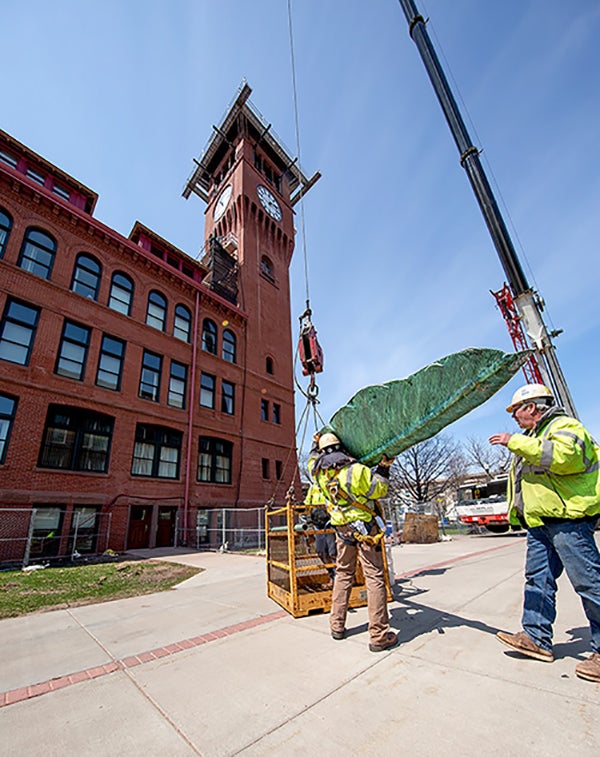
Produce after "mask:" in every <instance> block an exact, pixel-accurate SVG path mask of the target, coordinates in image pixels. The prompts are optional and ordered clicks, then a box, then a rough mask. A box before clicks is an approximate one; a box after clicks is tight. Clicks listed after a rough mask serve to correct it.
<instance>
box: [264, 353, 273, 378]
mask: <svg viewBox="0 0 600 757" xmlns="http://www.w3.org/2000/svg"><path fill="white" fill-rule="evenodd" d="M265 370H266V372H267V373H269V374H271V376H272V375H273V358H272V357H268V358H267V359H266V360H265Z"/></svg>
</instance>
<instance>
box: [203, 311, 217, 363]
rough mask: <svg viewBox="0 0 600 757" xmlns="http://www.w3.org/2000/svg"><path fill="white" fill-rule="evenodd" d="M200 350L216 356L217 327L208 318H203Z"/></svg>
mask: <svg viewBox="0 0 600 757" xmlns="http://www.w3.org/2000/svg"><path fill="white" fill-rule="evenodd" d="M202 349H203V350H205V351H206V352H210V353H211V355H216V354H217V327H216V326H215V322H214V321H211V320H210V318H205V319H204V321H203V322H202Z"/></svg>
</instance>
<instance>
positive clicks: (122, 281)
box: [108, 271, 133, 315]
mask: <svg viewBox="0 0 600 757" xmlns="http://www.w3.org/2000/svg"><path fill="white" fill-rule="evenodd" d="M132 302H133V281H132V280H131V279H130V278H129V276H127V274H125V273H120V272H119V271H116V272H115V273H113V277H112V280H111V282H110V294H109V296H108V307H109V308H110V309H111V310H116V311H117V312H119V313H123V315H131V304H132Z"/></svg>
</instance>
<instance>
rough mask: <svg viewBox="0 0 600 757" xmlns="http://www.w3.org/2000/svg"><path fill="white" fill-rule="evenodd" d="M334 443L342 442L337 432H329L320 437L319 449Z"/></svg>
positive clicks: (331, 445)
mask: <svg viewBox="0 0 600 757" xmlns="http://www.w3.org/2000/svg"><path fill="white" fill-rule="evenodd" d="M334 444H341V442H340V440H339V439H338V438H337V436H336V435H335V434H332V433H331V432H329V431H328V432H327V433H326V434H323V435H322V436H320V437H319V449H321V450H322V449H325V447H333V445H334Z"/></svg>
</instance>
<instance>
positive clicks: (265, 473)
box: [262, 457, 269, 478]
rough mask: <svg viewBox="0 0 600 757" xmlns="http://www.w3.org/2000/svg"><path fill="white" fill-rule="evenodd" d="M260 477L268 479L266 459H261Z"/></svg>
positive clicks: (267, 461) (267, 462)
mask: <svg viewBox="0 0 600 757" xmlns="http://www.w3.org/2000/svg"><path fill="white" fill-rule="evenodd" d="M262 477H263V478H269V460H268V458H266V457H263V459H262Z"/></svg>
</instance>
